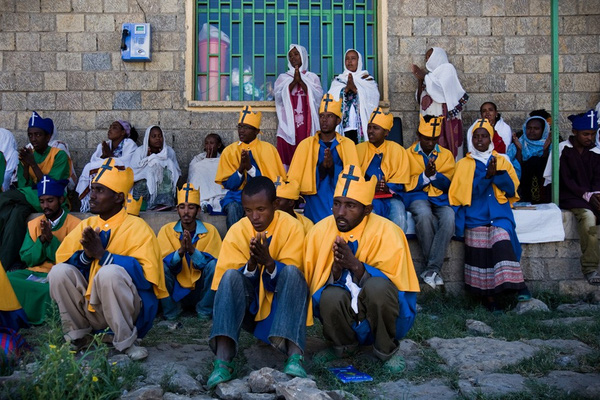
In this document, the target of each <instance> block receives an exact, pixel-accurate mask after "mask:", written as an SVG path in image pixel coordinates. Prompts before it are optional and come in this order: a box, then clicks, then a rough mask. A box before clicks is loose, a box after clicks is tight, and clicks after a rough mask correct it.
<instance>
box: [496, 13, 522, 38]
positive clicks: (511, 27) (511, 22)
mask: <svg viewBox="0 0 600 400" xmlns="http://www.w3.org/2000/svg"><path fill="white" fill-rule="evenodd" d="M491 23H492V35H493V36H514V35H516V34H517V21H516V18H515V17H493V18H491Z"/></svg>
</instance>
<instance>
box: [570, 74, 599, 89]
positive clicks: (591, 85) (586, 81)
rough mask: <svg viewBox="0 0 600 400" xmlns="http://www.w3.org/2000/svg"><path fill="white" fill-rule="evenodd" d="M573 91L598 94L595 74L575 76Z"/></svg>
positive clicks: (597, 80) (597, 82) (597, 81)
mask: <svg viewBox="0 0 600 400" xmlns="http://www.w3.org/2000/svg"><path fill="white" fill-rule="evenodd" d="M573 90H575V91H576V92H596V93H597V92H600V80H599V79H598V75H597V74H576V75H575V76H574V82H573Z"/></svg>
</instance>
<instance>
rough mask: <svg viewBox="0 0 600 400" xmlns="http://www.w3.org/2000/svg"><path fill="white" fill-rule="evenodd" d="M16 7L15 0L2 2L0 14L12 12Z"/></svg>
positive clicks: (0, 2)
mask: <svg viewBox="0 0 600 400" xmlns="http://www.w3.org/2000/svg"><path fill="white" fill-rule="evenodd" d="M16 6H17V5H16V0H2V1H0V12H14V11H15V9H16Z"/></svg>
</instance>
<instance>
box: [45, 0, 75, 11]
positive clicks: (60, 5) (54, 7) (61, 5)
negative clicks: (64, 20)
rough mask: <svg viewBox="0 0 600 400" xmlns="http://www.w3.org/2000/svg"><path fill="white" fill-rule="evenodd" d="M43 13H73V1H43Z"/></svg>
mask: <svg viewBox="0 0 600 400" xmlns="http://www.w3.org/2000/svg"><path fill="white" fill-rule="evenodd" d="M41 8H42V13H59V12H71V0H41Z"/></svg>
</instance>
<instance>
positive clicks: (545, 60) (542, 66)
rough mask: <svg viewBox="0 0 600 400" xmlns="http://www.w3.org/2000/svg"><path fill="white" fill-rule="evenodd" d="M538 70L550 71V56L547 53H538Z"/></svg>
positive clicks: (542, 71)
mask: <svg viewBox="0 0 600 400" xmlns="http://www.w3.org/2000/svg"><path fill="white" fill-rule="evenodd" d="M538 71H539V72H541V73H550V72H552V58H551V57H550V55H549V54H543V55H540V57H539V59H538Z"/></svg>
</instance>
